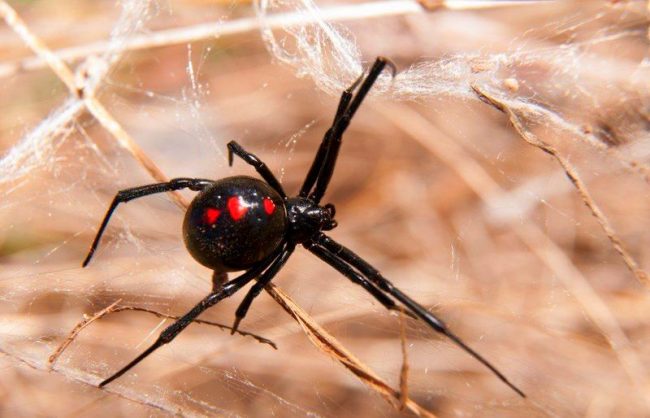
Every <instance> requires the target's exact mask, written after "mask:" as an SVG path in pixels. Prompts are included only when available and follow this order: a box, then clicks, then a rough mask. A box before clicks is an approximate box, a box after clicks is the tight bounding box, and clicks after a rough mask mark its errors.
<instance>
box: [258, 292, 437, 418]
mask: <svg viewBox="0 0 650 418" xmlns="http://www.w3.org/2000/svg"><path fill="white" fill-rule="evenodd" d="M264 289H265V290H266V291H267V292H268V294H269V295H271V297H272V298H273V299H274V300H275V301H276V302H277V303H278V304H279V305H280V306H282V308H283V309H284V310H285V311H286V312H287V313H288V314H289V315H291V317H293V319H294V320H295V321H296V322H298V324H299V325H300V327H301V328H302V330H303V331H304V332H305V334H307V336H308V337H309V340H310V341H311V342H312V344H313V345H314V346H316V348H318V349H319V350H320V351H322V352H324V353H326V354H327V355H328V356H330V357H332V358H333V359H334V360H336V361H337V362H339V363H341V364H342V365H343V366H345V368H347V369H348V370H350V371H351V372H352V373H353V374H354V375H355V376H357V377H358V378H359V379H360V380H361V382H363V383H364V384H365V385H366V386H368V387H369V388H371V389H372V390H374V391H376V392H378V393H379V394H380V395H382V396H383V397H384V399H386V400H387V401H388V402H389V403H391V404H392V405H393V406H394V407H396V408H399V405H400V404H401V402H402V401H403V402H404V403H405V405H406V408H408V409H409V410H410V411H411V412H413V413H414V414H415V415H417V416H420V417H429V418H431V417H435V415H434V414H433V413H431V412H430V411H427V410H426V409H424V408H422V407H421V406H420V405H418V404H417V403H416V402H414V401H413V400H411V399H408V398H406V399H404V400H402V398H401V394H400V391H398V390H395V389H393V388H392V387H390V386H389V385H388V383H386V382H384V381H383V380H382V379H381V378H380V377H379V376H378V375H377V374H375V372H373V371H372V370H371V369H370V368H368V366H366V365H365V364H363V363H362V362H361V361H360V360H359V359H357V358H356V357H355V356H354V355H353V354H352V353H351V352H349V351H348V350H347V349H346V348H345V347H343V345H341V343H339V342H338V341H337V340H336V339H335V338H334V337H333V336H332V335H331V334H329V333H328V332H327V331H325V329H323V328H321V326H320V325H318V324H317V323H316V322H315V321H314V320H313V319H312V318H310V317H309V315H308V314H307V313H306V312H305V311H304V310H303V309H302V308H301V307H299V306H298V305H296V303H295V302H293V300H291V298H290V297H289V296H288V295H287V294H286V293H284V292H283V291H282V290H281V289H280V288H278V287H277V286H275V285H274V284H273V283H270V284H268V285H266V287H265V288H264Z"/></svg>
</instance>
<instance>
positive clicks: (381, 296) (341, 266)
mask: <svg viewBox="0 0 650 418" xmlns="http://www.w3.org/2000/svg"><path fill="white" fill-rule="evenodd" d="M305 248H307V250H309V251H310V252H311V253H313V254H314V255H316V257H318V258H320V259H321V260H323V261H324V262H326V263H327V264H329V265H330V266H332V267H334V268H335V269H336V270H338V271H339V273H341V274H343V275H344V276H345V277H347V278H348V279H350V280H351V281H352V282H353V283H356V284H358V285H360V286H362V287H363V288H364V289H366V291H367V292H368V293H370V294H371V295H372V296H374V298H375V299H377V301H378V302H379V303H381V304H382V305H384V307H385V308H386V309H390V310H399V308H398V306H397V305H396V304H395V302H394V301H393V300H392V299H391V298H390V297H389V296H388V295H386V294H385V293H383V292H382V291H381V290H380V289H378V288H377V287H376V286H375V285H374V284H372V282H370V281H369V280H368V279H366V278H365V277H363V276H362V275H361V274H359V272H357V271H356V270H354V269H353V268H352V267H350V266H349V265H348V264H347V263H345V262H344V261H341V260H340V259H339V258H337V256H336V255H334V254H332V253H331V252H330V251H329V250H328V249H326V248H324V247H322V246H321V245H318V244H312V245H306V246H305ZM407 314H408V315H411V313H410V312H407Z"/></svg>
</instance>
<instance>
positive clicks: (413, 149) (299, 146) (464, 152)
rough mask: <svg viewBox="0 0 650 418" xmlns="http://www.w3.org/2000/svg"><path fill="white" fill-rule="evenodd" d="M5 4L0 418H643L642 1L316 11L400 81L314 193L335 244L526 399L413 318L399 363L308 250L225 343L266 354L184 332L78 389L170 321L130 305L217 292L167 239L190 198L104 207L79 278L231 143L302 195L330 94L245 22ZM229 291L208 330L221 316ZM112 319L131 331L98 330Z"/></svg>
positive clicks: (384, 327)
mask: <svg viewBox="0 0 650 418" xmlns="http://www.w3.org/2000/svg"><path fill="white" fill-rule="evenodd" d="M137 3H141V5H142V6H141V7H144V4H145V3H144V2H137ZM9 4H10V5H11V6H12V7H13V8H11V7H9V6H8V5H7V4H6V3H4V2H0V14H1V15H2V16H3V17H4V18H5V21H6V22H7V23H8V25H6V26H4V27H3V29H2V30H1V31H0V37H1V39H2V45H3V46H2V48H1V49H0V54H1V55H0V57H1V58H0V77H2V78H1V80H2V84H1V86H2V87H1V88H0V107H1V108H2V110H3V112H2V114H3V117H2V118H0V149H1V150H2V152H3V155H4V157H3V159H2V161H1V162H0V176H1V177H0V185H1V186H0V187H2V192H3V201H2V205H1V206H0V208H1V209H2V210H1V211H0V219H1V221H2V225H3V228H2V230H1V231H0V243H1V244H2V245H1V247H0V256H1V257H2V265H3V268H2V273H1V274H2V275H1V276H0V277H1V279H2V280H1V281H0V295H1V296H0V327H1V328H0V329H1V332H2V334H1V335H2V337H1V338H0V364H2V370H3V378H2V379H1V381H0V415H2V416H5V415H6V416H91V415H92V416H104V415H105V416H116V415H119V416H123V415H124V416H127V415H128V416H151V415H167V414H170V415H173V414H181V415H187V416H193V415H196V416H205V415H243V416H269V415H271V414H275V415H279V416H304V415H309V414H315V415H323V416H337V417H338V416H341V417H345V416H359V415H362V416H399V415H402V414H404V415H406V414H411V413H412V412H415V413H419V414H422V415H426V414H428V413H433V414H435V415H437V416H442V417H445V416H461V415H465V416H467V415H470V416H482V417H484V416H499V417H504V416H547V415H551V416H590V417H592V416H593V417H601V416H603V417H605V416H647V415H648V414H649V413H650V384H649V382H648V361H649V358H650V352H648V350H647V349H646V347H647V346H648V344H646V340H647V339H648V337H650V323H649V322H648V319H647V318H648V315H647V312H648V309H649V308H650V304H649V301H648V296H647V294H648V288H647V285H648V283H647V273H646V271H647V270H648V263H649V260H650V253H649V252H648V250H647V248H650V245H648V244H650V235H649V234H648V233H647V231H648V230H649V226H650V225H648V215H647V214H648V213H650V212H649V209H650V207H649V206H650V200H649V199H648V196H650V194H649V193H648V186H649V184H648V183H649V181H650V180H649V178H650V177H649V176H648V174H649V173H650V171H649V167H650V158H649V153H648V149H649V148H648V147H647V145H645V144H646V143H647V141H648V139H649V138H648V126H650V123H649V122H650V120H649V119H650V116H649V115H650V108H648V99H649V97H650V95H649V93H650V86H649V85H648V83H647V80H648V79H649V78H648V75H649V74H648V65H647V62H648V56H647V38H646V34H647V16H646V14H645V13H646V9H645V7H646V5H645V4H644V2H634V1H627V2H624V1H622V2H610V1H607V2H605V1H603V2H600V1H593V2H584V3H582V2H581V3H580V4H575V5H574V4H568V3H559V4H552V5H544V4H530V5H529V6H524V7H518V8H505V7H504V8H496V9H488V10H482V11H473V10H458V11H450V10H447V9H445V8H444V7H443V8H437V9H435V10H434V11H432V12H431V13H425V12H422V11H420V10H419V9H418V8H417V7H414V4H415V3H412V4H411V3H408V2H404V1H402V2H398V3H395V4H396V6H394V7H393V8H391V9H388V8H387V6H386V4H385V3H381V2H378V3H376V4H354V3H350V4H346V5H344V6H341V5H329V6H328V5H327V4H319V5H321V6H322V7H325V8H327V10H326V11H325V12H324V14H325V15H326V16H328V18H331V19H337V20H345V21H346V22H345V25H346V26H347V28H348V30H349V31H350V32H351V33H352V34H354V36H355V38H356V41H357V43H358V45H359V47H360V49H361V51H362V52H363V54H364V58H365V59H366V60H367V61H370V60H372V59H373V57H374V56H375V55H378V54H381V55H384V56H388V57H391V58H392V59H393V60H394V61H395V62H396V63H397V65H398V68H400V69H403V70H404V71H403V72H401V73H400V74H398V75H397V77H396V79H395V80H394V82H393V83H392V85H391V86H389V85H387V84H386V85H382V86H381V88H380V89H379V90H381V91H383V92H384V93H383V95H382V96H383V97H375V98H373V99H371V100H369V101H368V103H367V104H364V107H363V108H362V110H361V112H360V113H359V115H358V117H357V118H356V119H355V120H354V122H353V124H352V126H351V129H350V132H349V134H348V135H347V136H346V137H345V145H344V147H343V150H342V155H341V159H340V163H339V165H338V166H337V173H336V175H335V177H334V179H333V183H332V187H331V190H330V192H329V193H328V196H327V198H328V199H329V200H330V201H331V202H333V203H335V204H336V205H337V213H338V215H337V218H338V220H339V223H340V227H339V228H338V229H337V230H335V231H333V233H332V235H333V236H334V237H335V238H336V239H337V240H339V241H340V242H343V243H345V244H346V245H348V246H350V247H351V248H353V249H355V250H356V251H358V252H359V253H360V254H361V255H363V256H364V257H366V258H367V259H368V260H370V261H371V262H372V263H373V264H375V265H376V266H377V267H379V268H380V269H381V270H382V272H383V273H385V275H386V276H387V277H389V278H391V280H393V282H394V283H395V284H397V285H398V286H399V287H400V288H401V289H403V290H405V291H406V292H407V293H408V294H410V295H411V296H413V297H414V298H415V299H416V300H418V301H420V302H421V303H422V304H423V305H425V306H427V307H430V308H431V309H432V310H434V311H435V312H437V313H439V314H440V315H441V316H442V317H444V318H445V319H446V320H447V321H448V322H449V324H450V326H451V327H452V329H453V330H455V331H456V333H458V334H459V335H461V336H462V337H463V338H464V339H465V340H466V341H468V342H469V343H470V345H472V346H474V347H476V348H477V350H478V351H479V352H481V353H482V354H484V355H485V356H486V357H488V358H489V359H490V360H491V361H493V362H494V363H495V364H496V365H497V366H498V367H499V368H500V369H501V370H502V371H503V372H504V373H505V374H506V375H507V376H508V377H509V378H510V379H511V380H513V381H514V382H515V383H516V384H517V385H518V386H520V387H522V388H523V389H524V391H525V392H526V393H527V394H528V395H529V398H528V399H526V400H522V399H519V398H518V397H517V396H516V395H515V394H514V393H512V392H510V391H508V389H507V388H506V387H505V386H504V385H503V384H502V383H501V382H499V381H498V380H497V379H496V378H495V377H494V376H492V375H490V374H489V373H488V372H487V371H486V370H485V369H483V368H482V367H481V366H480V365H479V364H478V363H476V362H475V361H474V360H473V359H471V358H470V357H469V356H467V355H466V354H465V353H463V352H462V351H460V350H459V349H458V348H456V347H455V346H453V345H452V344H451V343H449V342H448V341H446V340H444V339H442V338H440V337H439V336H437V335H436V334H434V333H433V332H432V331H430V330H428V329H427V328H426V327H424V326H423V325H422V324H420V323H418V322H416V321H414V320H412V319H406V321H405V322H406V330H405V335H406V340H407V344H406V345H405V346H404V347H403V346H402V343H401V342H400V339H401V338H400V336H401V334H402V332H404V330H403V329H402V325H401V319H400V316H399V315H396V314H392V313H388V312H385V311H384V310H383V308H382V307H381V306H379V305H378V304H377V303H375V302H374V301H373V300H372V298H371V297H370V296H369V295H367V294H366V293H365V292H363V291H362V290H360V289H359V288H357V287H356V286H354V285H352V284H350V283H349V282H348V281H347V280H345V279H344V278H343V277H339V275H338V274H337V273H335V272H334V271H332V270H331V269H330V268H329V267H327V266H325V265H323V264H322V263H320V262H319V261H317V260H315V259H314V258H313V257H310V256H309V255H307V254H306V253H305V252H304V251H298V252H297V254H296V255H295V256H294V257H293V258H292V260H291V261H290V262H289V264H288V266H287V267H286V268H285V269H284V270H283V271H282V273H281V274H280V275H279V277H278V278H277V279H276V280H275V283H276V285H277V286H279V287H280V288H282V290H279V289H278V290H277V291H276V292H274V297H275V298H280V299H278V300H274V299H273V298H271V297H269V296H268V295H263V296H261V297H260V298H259V299H258V300H256V302H255V304H254V305H253V308H252V310H251V313H250V314H249V316H248V317H247V318H246V320H245V321H244V322H243V324H242V328H243V329H244V330H248V331H251V332H253V333H255V334H259V335H261V336H262V337H265V338H268V339H270V340H272V341H273V342H274V343H277V345H278V350H277V351H276V350H273V349H272V348H271V347H269V346H268V345H267V344H259V343H257V342H256V341H254V340H253V339H251V338H250V337H245V336H237V335H235V336H230V335H229V332H228V331H220V330H218V329H217V328H213V327H210V326H205V325H194V326H190V327H189V329H188V330H186V331H185V332H183V333H182V334H181V336H179V337H178V338H177V339H176V340H175V341H174V342H173V343H172V344H170V345H169V346H167V347H165V348H163V349H161V350H159V351H158V352H156V354H154V355H153V356H151V357H150V358H148V359H147V360H146V361H144V362H143V363H142V364H141V365H139V366H138V368H137V369H134V370H133V372H131V373H129V374H127V375H125V376H124V377H122V378H121V379H119V380H117V381H116V382H114V383H113V384H111V385H109V386H108V387H107V388H106V389H104V390H99V389H96V388H95V387H94V385H96V384H97V382H99V381H100V380H101V379H102V378H105V377H106V376H108V375H110V373H111V372H112V371H115V370H117V369H118V368H119V367H120V366H121V365H123V364H124V363H125V362H127V361H128V360H130V359H131V358H132V357H133V356H135V355H136V354H137V353H138V352H139V351H141V350H142V349H143V348H144V347H145V346H146V345H147V344H148V343H149V342H150V340H151V339H152V338H153V337H154V336H155V335H157V333H158V332H160V330H161V329H162V327H163V326H164V325H165V324H166V323H167V320H166V319H164V318H163V319H160V318H158V319H157V318H155V317H154V316H152V315H149V314H147V313H146V312H151V311H155V312H159V313H161V314H163V315H167V316H174V315H178V314H181V313H183V312H184V311H186V310H187V309H188V308H189V307H190V306H192V305H193V304H194V303H196V301H198V300H199V299H200V298H202V297H203V296H204V295H205V294H206V293H207V292H208V291H209V288H210V272H209V271H207V270H205V269H203V268H202V267H200V266H199V265H197V264H196V263H195V262H193V261H192V260H191V259H190V257H189V256H188V255H187V254H186V253H185V251H184V248H183V245H182V240H181V237H180V233H179V231H180V224H181V221H182V210H181V209H179V208H178V206H179V205H180V206H183V205H184V204H185V203H186V202H187V201H188V200H189V199H191V196H192V195H191V194H190V193H184V192H182V193H179V194H177V195H175V196H174V197H173V199H170V198H169V197H167V196H159V197H152V198H149V199H144V200H141V201H138V202H133V203H131V204H129V205H128V207H126V206H125V207H122V208H120V209H119V214H118V216H117V217H116V218H115V219H114V221H113V223H112V227H111V228H109V231H108V234H107V236H106V239H105V240H104V242H103V243H102V246H101V248H100V251H99V252H98V254H97V255H96V258H95V259H94V260H93V263H92V264H91V265H90V266H89V267H88V268H87V269H83V270H82V269H81V268H80V266H79V265H80V262H81V260H82V259H83V257H84V255H85V251H86V249H87V246H88V244H89V242H90V240H91V239H92V236H93V234H94V232H95V228H96V227H97V223H98V222H99V220H100V218H101V216H102V215H103V213H104V211H105V208H106V206H107V205H108V203H109V201H110V199H111V198H112V195H113V194H114V193H115V192H116V191H117V190H119V189H121V188H125V187H130V186H133V185H139V184H145V183H150V182H152V181H154V179H156V180H161V179H164V178H170V177H175V176H196V177H210V178H220V177H225V176H227V175H230V174H232V173H249V172H250V170H249V168H248V167H246V166H244V165H243V164H236V166H235V167H234V168H229V167H227V165H226V161H225V152H224V151H225V143H226V142H227V141H229V140H231V139H237V140H238V141H239V142H240V143H242V144H244V145H245V146H246V147H247V148H248V149H250V150H253V151H254V152H255V153H256V154H258V155H259V156H261V157H263V158H264V159H265V160H266V161H267V163H268V164H269V165H270V166H271V167H272V168H273V169H274V170H275V171H277V172H279V173H281V176H282V181H283V183H284V184H285V188H286V189H288V190H290V191H294V190H296V189H297V188H298V186H299V184H300V182H301V180H302V176H303V175H304V174H305V173H306V170H307V167H308V165H309V163H310V159H311V157H312V156H313V153H314V152H315V149H316V147H317V144H318V142H319V141H320V139H321V137H322V134H323V132H324V130H325V129H327V123H328V121H329V120H330V119H331V116H332V114H333V110H334V107H335V104H336V99H337V98H336V97H333V96H329V95H326V94H324V93H323V92H322V91H320V90H318V89H316V88H315V87H314V82H312V81H311V80H309V79H300V78H297V77H296V75H295V74H294V72H293V71H292V69H291V68H290V67H288V66H286V65H282V64H279V63H277V62H275V61H274V60H273V59H272V58H271V57H270V55H269V52H267V50H266V48H265V45H264V43H263V41H262V37H261V36H260V33H259V32H258V31H257V28H256V26H257V25H258V21H257V20H256V19H254V18H251V16H253V11H252V9H251V5H249V4H246V3H242V4H231V3H227V4H226V3H224V4H220V3H214V2H204V1H198V0H195V1H183V2H180V1H179V2H175V1H172V2H164V3H159V4H157V7H153V8H150V9H148V10H147V11H145V12H142V11H138V10H132V11H131V13H132V15H130V16H125V15H122V17H120V6H124V5H128V4H129V2H121V3H120V4H111V3H110V2H81V1H74V2H69V3H68V4H66V6H65V7H61V6H60V3H59V2H53V1H50V0H42V1H38V2H10V3H9ZM328 7H329V8H328ZM13 10H16V12H17V14H15V15H14V14H13ZM134 16H135V17H134ZM137 16H144V17H147V18H148V20H146V19H144V20H139V19H137V18H136V17H137ZM372 16H374V17H376V18H375V19H370V18H369V17H372ZM379 16H383V17H379ZM291 19H295V16H294V17H292V16H291V15H288V16H284V17H279V18H278V17H274V18H272V20H271V21H270V24H271V26H273V27H274V28H279V27H281V26H282V24H283V23H286V22H287V21H290V20H291ZM220 20H221V21H222V23H215V22H219V21H220ZM21 22H24V24H23V23H21ZM119 22H124V24H120V23H119ZM116 27H117V28H119V30H117V29H115V28H116ZM145 28H146V29H147V30H146V31H145V30H144V29H145ZM111 31H112V32H111ZM148 31H154V32H153V33H151V32H148ZM215 35H218V36H219V37H218V38H217V39H214V38H213V37H214V36H215ZM52 51H53V52H52ZM422 61H425V62H428V64H424V65H420V66H416V67H413V68H411V69H410V70H408V71H407V69H408V67H409V66H411V65H413V64H416V63H418V62H422ZM341 72H342V73H344V72H345V71H343V70H341ZM425 76H430V77H425ZM320 81H322V80H320ZM317 84H318V85H320V86H328V85H327V83H322V82H319V83H317ZM433 92H439V93H435V94H434V93H433ZM391 94H392V97H393V98H396V97H397V98H402V99H404V98H411V99H416V101H417V103H415V102H413V101H401V102H396V101H394V100H391ZM497 110H498V111H497ZM531 145H532V146H531ZM174 200H175V201H176V203H177V205H175V204H174ZM282 292H284V293H286V294H287V295H290V297H291V299H293V300H294V301H295V304H293V303H292V302H291V299H289V296H278V294H280V295H281V294H282ZM240 298H241V295H239V296H235V297H234V298H232V300H228V301H224V303H222V304H220V305H218V306H216V307H214V308H213V309H211V310H210V311H209V312H206V314H205V315H204V316H202V318H204V319H205V320H212V321H213V322H219V323H229V321H230V320H231V319H232V318H233V315H234V309H235V308H236V306H237V303H238V301H239V299H240ZM118 299H119V300H121V302H120V303H121V304H123V305H125V306H134V307H138V308H141V309H142V310H145V312H141V311H140V312H139V311H132V312H124V313H120V314H112V313H111V314H107V313H106V312H107V311H104V312H103V311H102V310H103V309H106V308H107V307H108V306H109V305H111V304H112V303H114V302H115V301H116V300H118ZM278 303H280V306H279V305H278ZM281 307H283V308H284V310H286V311H288V312H290V313H291V315H287V314H286V313H285V311H284V310H283V309H282V308H281ZM96 313H99V314H101V315H102V316H103V318H102V319H101V320H98V321H95V322H92V323H90V324H89V325H87V324H84V328H83V329H81V330H80V333H79V334H78V335H77V337H76V338H75V340H74V341H72V343H71V344H70V345H69V346H68V347H67V349H66V350H65V351H64V352H63V353H62V354H61V356H60V357H59V359H58V361H57V362H56V364H55V366H54V368H53V370H52V371H48V368H49V363H48V358H49V356H50V355H51V354H52V353H53V352H54V350H55V349H56V347H57V346H58V345H59V344H61V343H63V342H64V341H65V340H66V336H67V335H68V333H69V332H70V331H71V330H72V329H73V327H74V326H75V324H77V323H79V322H80V321H82V320H83V319H84V315H88V316H92V315H93V314H96ZM292 317H293V318H292ZM312 343H313V345H312ZM404 348H406V353H404V352H403V349H404ZM332 359H334V360H336V361H333V360H332ZM403 359H408V370H409V373H408V375H409V381H408V383H409V385H408V394H409V398H410V400H408V401H407V400H405V399H402V398H400V393H404V392H406V390H405V387H404V386H403V382H401V381H400V374H403V373H402V370H406V368H405V367H403V364H402V360H403ZM342 366H343V367H342ZM360 380H361V381H362V382H365V383H366V385H363V384H362V383H361V382H360ZM378 394H379V395H380V396H377V395H378ZM382 397H384V398H386V399H388V400H389V402H386V401H385V400H384V399H382ZM402 401H403V402H405V405H406V406H407V408H409V409H410V410H411V412H406V411H400V409H399V406H400V402H402Z"/></svg>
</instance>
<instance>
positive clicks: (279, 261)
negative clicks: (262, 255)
mask: <svg viewBox="0 0 650 418" xmlns="http://www.w3.org/2000/svg"><path fill="white" fill-rule="evenodd" d="M295 248H296V246H295V245H293V244H288V245H287V246H286V247H285V248H284V249H283V250H282V252H281V253H280V255H279V256H278V257H277V258H276V259H275V260H274V261H273V262H272V263H271V265H270V266H269V267H268V268H267V269H266V271H265V272H264V273H262V275H261V276H260V277H259V278H258V279H257V282H255V284H254V285H253V286H252V287H251V288H250V290H249V291H248V293H246V296H244V299H243V300H242V301H241V303H240V304H239V307H238V308H237V311H236V312H235V322H234V323H233V326H232V329H231V331H230V334H234V333H235V332H236V331H237V328H239V323H240V322H241V320H242V319H244V317H245V316H246V314H247V313H248V309H250V307H251V303H253V299H255V298H256V297H257V296H259V294H260V292H261V291H262V289H264V286H266V285H267V284H269V282H270V281H271V280H272V279H273V277H275V275H276V274H277V273H278V272H279V271H280V269H281V268H282V267H283V266H284V264H285V263H286V262H287V260H288V259H289V256H291V254H293V250H294V249H295Z"/></svg>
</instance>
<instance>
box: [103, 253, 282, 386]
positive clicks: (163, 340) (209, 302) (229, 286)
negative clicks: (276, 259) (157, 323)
mask: <svg viewBox="0 0 650 418" xmlns="http://www.w3.org/2000/svg"><path fill="white" fill-rule="evenodd" d="M268 264H269V258H267V259H265V260H263V261H260V262H259V263H258V264H257V265H256V266H254V267H252V268H251V269H249V270H248V271H246V272H245V273H244V274H242V275H240V276H239V277H237V278H235V279H233V280H231V281H229V282H227V283H226V284H224V285H223V286H222V287H221V289H219V290H217V291H212V292H210V294H209V295H208V296H206V297H205V298H203V300H201V301H200V302H199V303H198V304H197V305H196V306H194V307H193V308H192V309H191V310H190V311H189V312H188V313H186V314H185V315H183V316H182V317H180V318H179V319H178V320H177V321H176V322H174V323H173V324H171V325H170V326H168V327H167V328H165V329H164V330H163V332H161V333H160V336H158V338H157V339H156V341H155V342H154V343H153V344H152V345H151V346H150V347H149V348H147V349H146V350H145V351H144V352H142V354H140V355H139V356H138V357H136V358H135V359H133V360H132V361H131V362H130V363H129V364H127V365H126V366H124V367H123V368H121V369H120V370H119V371H118V372H117V373H115V374H113V375H112V376H111V377H109V378H108V379H106V380H104V381H103V382H101V383H100V384H99V387H100V388H101V387H103V386H106V385H107V384H109V383H111V382H112V381H113V380H115V379H117V378H118V377H120V376H122V375H123V374H124V373H126V372H128V371H129V370H130V369H131V368H133V367H134V366H135V365H137V364H138V363H140V362H141V361H142V360H144V359H145V358H146V357H147V356H148V355H149V354H151V353H153V352H154V351H155V350H157V349H158V348H160V347H161V346H163V345H165V344H168V343H169V342H171V341H172V340H173V339H174V338H176V336H177V335H178V334H180V333H181V331H183V330H184V329H185V328H186V327H187V326H188V325H189V324H190V323H191V322H192V321H193V320H194V319H196V317H198V316H199V315H201V313H203V311H205V310H206V309H208V308H209V307H211V306H213V305H215V304H216V303H217V302H219V301H221V300H222V299H225V298H227V297H229V296H232V295H233V294H234V293H235V292H236V291H238V290H239V289H241V288H242V287H243V286H245V285H246V284H247V283H248V282H250V281H251V280H253V279H254V278H255V277H257V276H258V275H259V274H260V273H261V272H262V271H263V270H264V269H265V268H266V266H267V265H268Z"/></svg>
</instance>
